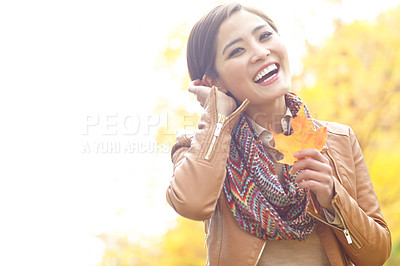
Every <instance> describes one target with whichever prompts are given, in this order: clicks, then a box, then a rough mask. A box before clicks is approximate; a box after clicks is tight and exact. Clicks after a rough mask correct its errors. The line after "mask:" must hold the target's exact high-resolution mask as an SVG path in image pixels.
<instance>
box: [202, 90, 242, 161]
mask: <svg viewBox="0 0 400 266" xmlns="http://www.w3.org/2000/svg"><path fill="white" fill-rule="evenodd" d="M248 101H249V100H247V99H245V100H244V101H243V103H242V104H241V105H240V106H239V108H237V109H236V110H235V111H233V113H231V114H230V115H228V116H224V115H221V114H218V117H217V125H216V127H215V130H214V135H213V138H212V140H211V144H210V146H209V147H208V150H207V153H206V156H205V157H204V159H206V160H209V159H210V157H211V154H212V151H213V149H214V146H215V143H216V142H217V138H218V137H219V134H220V133H221V129H222V126H223V125H224V123H225V121H226V120H228V119H229V118H231V117H232V116H234V115H235V114H236V113H238V112H241V110H242V109H243V108H244V106H246V105H247V103H248ZM217 104H218V102H217V95H215V106H217ZM217 113H218V110H217Z"/></svg>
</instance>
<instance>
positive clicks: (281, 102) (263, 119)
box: [246, 96, 286, 133]
mask: <svg viewBox="0 0 400 266" xmlns="http://www.w3.org/2000/svg"><path fill="white" fill-rule="evenodd" d="M285 112H286V103H285V96H282V97H280V98H278V99H276V100H274V101H273V102H270V103H265V104H263V105H256V106H251V105H249V106H248V108H247V110H246V113H247V115H248V116H249V117H250V118H251V119H253V120H254V121H256V123H257V124H259V125H260V126H262V127H264V128H266V129H268V130H270V129H272V130H273V131H274V132H275V133H281V132H282V125H281V119H282V117H283V116H284V115H285Z"/></svg>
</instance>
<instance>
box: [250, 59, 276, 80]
mask: <svg viewBox="0 0 400 266" xmlns="http://www.w3.org/2000/svg"><path fill="white" fill-rule="evenodd" d="M278 72H279V65H278V64H276V63H275V64H271V65H269V66H267V67H266V68H264V69H262V70H261V71H260V72H258V74H257V75H256V76H255V77H254V79H253V81H254V82H255V83H266V82H269V81H272V80H273V79H274V78H275V77H276V76H277V74H278Z"/></svg>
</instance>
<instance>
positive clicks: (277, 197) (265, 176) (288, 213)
mask: <svg viewBox="0 0 400 266" xmlns="http://www.w3.org/2000/svg"><path fill="white" fill-rule="evenodd" d="M285 100H286V106H288V107H289V109H290V110H291V112H292V114H293V115H294V116H295V115H296V114H297V112H298V110H299V109H300V106H301V104H302V101H301V99H300V98H299V97H298V96H296V95H295V94H294V93H292V92H289V93H287V94H286V95H285ZM304 110H305V113H306V115H307V117H310V114H309V112H308V110H307V108H306V107H305V108H304ZM226 170H227V176H226V178H225V182H224V188H223V189H224V193H225V196H226V199H227V201H228V205H229V208H230V209H231V211H232V213H233V215H234V217H235V219H236V221H237V222H238V224H239V225H240V227H241V228H243V229H244V230H245V231H247V232H249V233H251V234H253V235H255V236H257V237H259V238H261V239H275V240H289V239H290V240H295V239H297V240H304V239H306V238H307V237H308V236H309V235H310V234H311V233H312V230H313V227H314V220H313V219H312V218H311V217H310V216H309V215H307V213H306V204H307V201H308V198H307V193H308V191H307V190H306V189H301V188H299V187H298V185H297V184H296V183H295V182H294V180H295V178H296V176H295V175H292V174H289V170H290V166H289V165H284V167H283V176H284V178H283V182H282V183H283V184H282V185H281V184H280V182H279V181H278V176H277V174H276V171H275V167H274V163H273V161H272V160H271V158H270V157H269V155H268V154H266V153H265V151H264V148H263V144H262V142H261V140H260V139H259V137H258V136H257V134H256V133H255V132H254V130H253V128H252V127H251V124H250V122H249V121H248V119H247V116H246V115H245V114H244V113H242V114H241V115H240V117H239V119H238V121H237V122H236V124H235V126H234V128H233V130H232V140H231V144H230V151H229V158H228V162H227V167H226Z"/></svg>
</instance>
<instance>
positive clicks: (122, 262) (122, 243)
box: [99, 217, 207, 266]
mask: <svg viewBox="0 0 400 266" xmlns="http://www.w3.org/2000/svg"><path fill="white" fill-rule="evenodd" d="M99 237H100V238H101V239H102V240H103V241H104V243H105V244H106V252H105V254H104V256H103V260H102V263H101V264H100V265H101V266H136V265H138V266H159V265H163V266H176V265H182V266H198V265H205V263H206V258H207V254H206V250H205V249H204V248H203V244H204V230H203V224H202V223H199V222H195V221H191V220H188V219H185V218H182V217H179V218H178V219H177V222H176V225H175V226H174V227H172V228H171V229H170V230H169V231H168V232H167V233H166V234H165V235H164V236H162V237H160V238H149V237H148V238H144V239H141V240H140V241H134V242H132V241H129V238H128V236H127V235H125V234H122V235H118V234H102V235H100V236H99Z"/></svg>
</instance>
